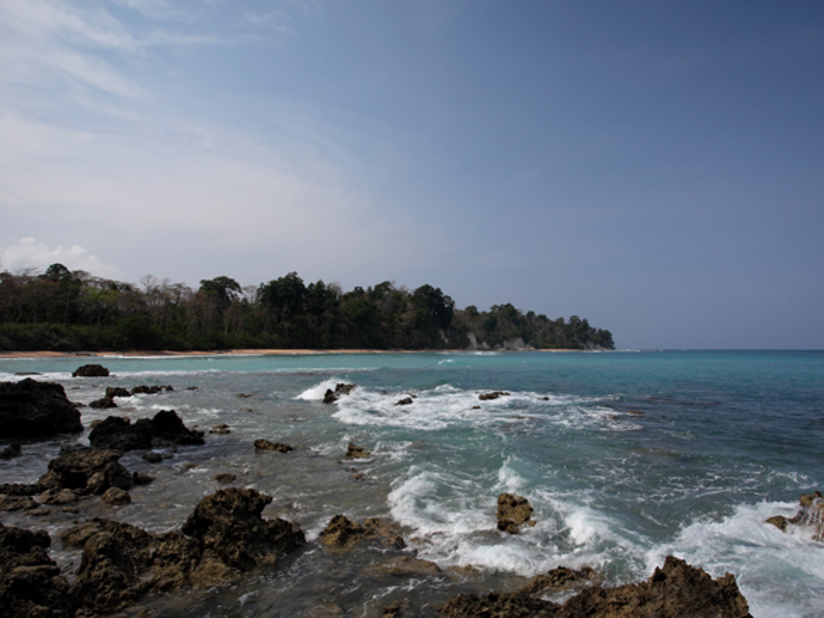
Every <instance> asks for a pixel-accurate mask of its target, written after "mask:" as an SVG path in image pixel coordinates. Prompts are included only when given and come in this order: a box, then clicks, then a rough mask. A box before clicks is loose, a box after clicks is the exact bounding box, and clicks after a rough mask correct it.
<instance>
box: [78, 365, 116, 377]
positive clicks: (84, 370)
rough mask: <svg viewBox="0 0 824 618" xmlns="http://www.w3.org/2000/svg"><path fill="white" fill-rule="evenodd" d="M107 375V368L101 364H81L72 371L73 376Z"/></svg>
mask: <svg viewBox="0 0 824 618" xmlns="http://www.w3.org/2000/svg"><path fill="white" fill-rule="evenodd" d="M108 375H109V370H108V369H106V368H105V367H104V366H103V365H96V364H92V365H83V366H82V367H78V368H77V369H75V370H74V372H73V373H72V377H74V378H105V377H107V376H108Z"/></svg>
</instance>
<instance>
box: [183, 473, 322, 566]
mask: <svg viewBox="0 0 824 618" xmlns="http://www.w3.org/2000/svg"><path fill="white" fill-rule="evenodd" d="M271 501H272V497H271V496H267V495H265V494H261V493H259V492H258V491H256V490H254V489H247V488H243V489H240V488H237V487H230V488H227V489H221V490H220V491H217V492H216V493H214V494H212V495H210V496H207V497H205V498H203V499H202V500H201V501H200V502H199V503H198V505H197V506H196V507H195V510H194V511H193V512H192V514H191V515H189V518H188V519H187V520H186V523H185V525H184V526H183V528H182V531H183V533H184V534H186V535H188V536H191V537H194V538H195V539H197V540H198V541H199V542H200V546H201V548H202V549H203V550H204V552H206V551H211V552H214V553H215V554H216V555H217V556H218V557H219V558H220V560H221V561H222V562H223V563H224V564H226V565H228V566H230V567H233V568H236V569H239V570H241V571H246V570H249V569H252V568H255V567H259V566H262V565H269V564H274V563H275V562H276V561H277V560H278V559H279V558H280V557H281V556H282V555H284V554H286V553H288V552H290V551H292V550H294V549H297V548H298V547H300V546H302V545H304V544H305V543H306V539H305V537H304V535H303V531H302V530H301V529H300V527H298V526H297V525H296V524H293V523H291V522H288V521H286V520H283V519H279V518H278V519H275V520H264V519H263V518H261V516H260V515H261V512H262V511H263V509H264V507H265V506H266V505H267V504H269V503H270V502H271Z"/></svg>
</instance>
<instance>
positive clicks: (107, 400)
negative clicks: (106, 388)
mask: <svg viewBox="0 0 824 618" xmlns="http://www.w3.org/2000/svg"><path fill="white" fill-rule="evenodd" d="M89 407H90V408H95V409H106V408H116V407H117V404H116V403H115V402H114V399H112V398H111V397H102V398H101V399H95V400H94V401H92V402H91V403H90V404H89Z"/></svg>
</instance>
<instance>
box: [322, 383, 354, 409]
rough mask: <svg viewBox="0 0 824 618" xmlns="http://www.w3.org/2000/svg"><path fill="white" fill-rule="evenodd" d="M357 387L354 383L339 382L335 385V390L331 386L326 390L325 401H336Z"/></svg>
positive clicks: (328, 402)
mask: <svg viewBox="0 0 824 618" xmlns="http://www.w3.org/2000/svg"><path fill="white" fill-rule="evenodd" d="M354 388H355V385H354V384H346V383H343V382H341V383H338V384H336V385H335V390H332V389H331V388H329V389H327V390H326V393H324V395H323V403H326V404H330V403H335V402H336V401H337V400H338V399H340V397H341V396H342V395H348V394H349V393H351V392H352V390H353V389H354Z"/></svg>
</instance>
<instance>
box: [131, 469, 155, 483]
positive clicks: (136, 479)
mask: <svg viewBox="0 0 824 618" xmlns="http://www.w3.org/2000/svg"><path fill="white" fill-rule="evenodd" d="M154 480H155V479H154V477H153V476H149V475H148V474H144V473H143V472H138V471H137V470H135V471H134V472H132V483H133V484H134V485H149V484H150V483H152V482H154Z"/></svg>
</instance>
